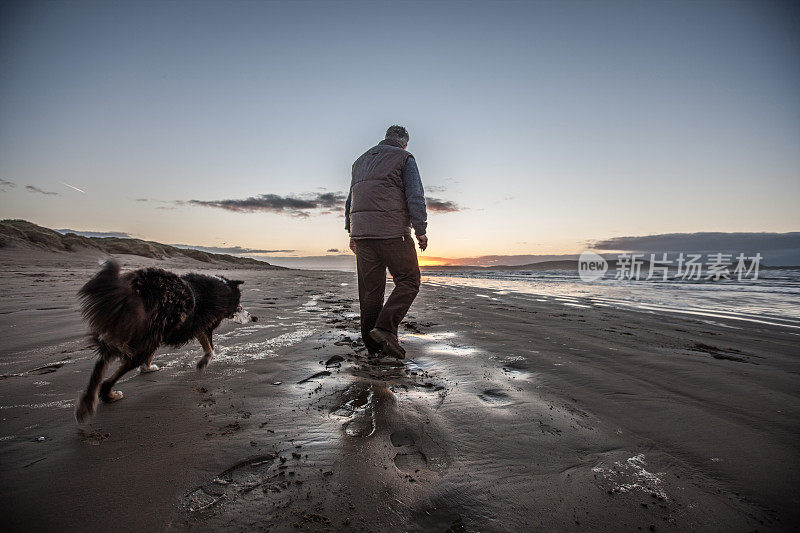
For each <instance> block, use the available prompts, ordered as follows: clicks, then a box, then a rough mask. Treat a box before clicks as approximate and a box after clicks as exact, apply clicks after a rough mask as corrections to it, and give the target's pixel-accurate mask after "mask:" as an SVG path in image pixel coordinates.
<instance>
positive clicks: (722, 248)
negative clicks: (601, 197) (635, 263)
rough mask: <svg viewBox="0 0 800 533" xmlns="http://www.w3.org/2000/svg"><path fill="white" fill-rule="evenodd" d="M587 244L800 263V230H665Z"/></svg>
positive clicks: (771, 262) (600, 248)
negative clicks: (689, 231) (763, 231)
mask: <svg viewBox="0 0 800 533" xmlns="http://www.w3.org/2000/svg"><path fill="white" fill-rule="evenodd" d="M587 245H588V246H589V247H591V248H595V249H597V250H624V251H628V252H649V253H669V252H672V253H679V252H687V253H706V254H708V253H725V254H728V253H730V254H738V253H744V254H747V255H748V256H752V255H754V254H756V253H760V254H761V255H762V256H763V257H764V262H763V264H765V265H769V266H777V265H800V231H794V232H789V233H744V232H739V233H714V232H701V233H665V234H661V235H641V236H638V237H613V238H611V239H605V240H601V241H596V242H592V241H590V242H588V243H587Z"/></svg>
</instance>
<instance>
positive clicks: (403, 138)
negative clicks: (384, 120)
mask: <svg viewBox="0 0 800 533" xmlns="http://www.w3.org/2000/svg"><path fill="white" fill-rule="evenodd" d="M386 140H387V141H397V142H399V143H400V144H402V145H403V146H405V145H407V144H408V131H407V130H406V129H405V128H404V127H403V126H389V129H388V130H386Z"/></svg>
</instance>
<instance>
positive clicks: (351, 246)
mask: <svg viewBox="0 0 800 533" xmlns="http://www.w3.org/2000/svg"><path fill="white" fill-rule="evenodd" d="M350 249H351V250H353V253H356V240H355V239H350Z"/></svg>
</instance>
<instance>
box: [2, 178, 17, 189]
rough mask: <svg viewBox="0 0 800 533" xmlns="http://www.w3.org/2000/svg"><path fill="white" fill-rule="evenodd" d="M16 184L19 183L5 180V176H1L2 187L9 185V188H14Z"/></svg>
mask: <svg viewBox="0 0 800 533" xmlns="http://www.w3.org/2000/svg"><path fill="white" fill-rule="evenodd" d="M16 186H17V184H16V183H14V182H13V181H8V180H4V179H3V178H0V189H4V188H5V187H9V188H11V189H13V188H14V187H16Z"/></svg>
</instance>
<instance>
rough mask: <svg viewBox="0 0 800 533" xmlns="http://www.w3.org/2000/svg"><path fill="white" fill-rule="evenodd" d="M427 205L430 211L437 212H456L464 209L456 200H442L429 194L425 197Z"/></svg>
mask: <svg viewBox="0 0 800 533" xmlns="http://www.w3.org/2000/svg"><path fill="white" fill-rule="evenodd" d="M425 205H427V206H428V210H429V211H433V212H435V213H455V212H457V211H461V209H462V208H461V207H459V206H458V204H456V203H455V202H451V201H450V200H441V199H439V198H434V197H432V196H429V197H427V198H426V199H425Z"/></svg>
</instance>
